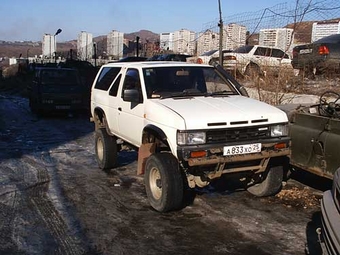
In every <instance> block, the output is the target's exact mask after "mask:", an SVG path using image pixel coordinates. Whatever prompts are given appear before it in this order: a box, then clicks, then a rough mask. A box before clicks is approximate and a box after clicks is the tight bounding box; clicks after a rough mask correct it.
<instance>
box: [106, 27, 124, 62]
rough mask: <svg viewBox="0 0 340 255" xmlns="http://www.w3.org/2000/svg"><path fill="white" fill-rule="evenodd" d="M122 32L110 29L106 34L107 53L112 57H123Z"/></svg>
mask: <svg viewBox="0 0 340 255" xmlns="http://www.w3.org/2000/svg"><path fill="white" fill-rule="evenodd" d="M123 50H124V33H122V32H118V31H116V30H112V31H111V32H110V33H109V34H108V35H107V55H108V56H109V57H112V58H113V59H120V58H122V57H123Z"/></svg>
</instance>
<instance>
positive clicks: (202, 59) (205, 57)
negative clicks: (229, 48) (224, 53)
mask: <svg viewBox="0 0 340 255" xmlns="http://www.w3.org/2000/svg"><path fill="white" fill-rule="evenodd" d="M218 56H219V51H218V50H210V51H207V52H204V53H203V54H202V55H199V56H197V57H189V58H187V61H186V62H189V63H197V64H207V65H208V64H210V60H211V59H213V58H218Z"/></svg>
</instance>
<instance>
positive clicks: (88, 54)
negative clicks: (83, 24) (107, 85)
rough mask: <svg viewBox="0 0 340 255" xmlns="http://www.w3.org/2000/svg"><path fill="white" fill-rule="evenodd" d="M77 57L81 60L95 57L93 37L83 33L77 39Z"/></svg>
mask: <svg viewBox="0 0 340 255" xmlns="http://www.w3.org/2000/svg"><path fill="white" fill-rule="evenodd" d="M77 55H78V59H79V60H90V59H92V56H93V36H92V34H90V33H87V32H85V31H81V32H80V34H78V39H77Z"/></svg>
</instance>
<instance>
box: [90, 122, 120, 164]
mask: <svg viewBox="0 0 340 255" xmlns="http://www.w3.org/2000/svg"><path fill="white" fill-rule="evenodd" d="M95 151H96V159H97V162H98V165H99V167H100V168H101V169H103V170H104V169H110V168H113V167H114V166H115V165H116V163H117V141H116V138H115V137H113V136H110V135H108V133H107V132H106V130H105V129H104V128H100V129H98V130H96V135H95Z"/></svg>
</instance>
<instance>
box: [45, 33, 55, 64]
mask: <svg viewBox="0 0 340 255" xmlns="http://www.w3.org/2000/svg"><path fill="white" fill-rule="evenodd" d="M55 42H56V41H55V36H54V35H50V34H44V35H43V39H42V55H43V58H48V59H53V58H54V56H55V52H56V43H55Z"/></svg>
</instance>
